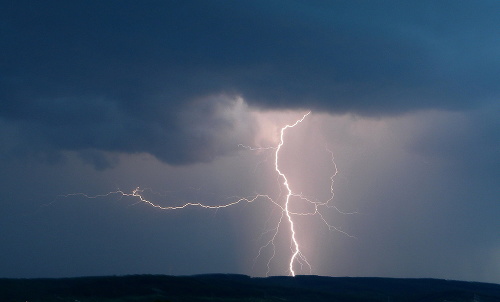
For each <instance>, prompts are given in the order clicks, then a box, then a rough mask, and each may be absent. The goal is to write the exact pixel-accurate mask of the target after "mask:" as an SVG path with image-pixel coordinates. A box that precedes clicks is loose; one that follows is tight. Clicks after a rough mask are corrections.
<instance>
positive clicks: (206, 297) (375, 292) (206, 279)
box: [0, 274, 500, 302]
mask: <svg viewBox="0 0 500 302" xmlns="http://www.w3.org/2000/svg"><path fill="white" fill-rule="evenodd" d="M0 301H6V302H17V301H19V302H21V301H22V302H24V301H30V302H37V301H44V302H45V301H48V302H52V301H54V302H55V301H71V302H76V301H80V302H90V301H92V302H94V301H103V302H118V301H129V302H146V301H147V302H167V301H170V302H178V301H261V302H263V301H292V302H294V301H339V302H350V301H356V302H357V301H359V302H361V301H384V302H386V301H391V302H398V301H402V302H423V301H427V302H438V301H439V302H443V301H455V302H469V301H470V302H476V301H481V302H500V285H499V284H492V283H479V282H465V281H449V280H440V279H396V278H348V277H342V278H339V277H320V276H297V277H268V278H251V277H249V276H245V275H231V274H212V275H196V276H165V275H131V276H119V277H117V276H113V277H80V278H62V279H0Z"/></svg>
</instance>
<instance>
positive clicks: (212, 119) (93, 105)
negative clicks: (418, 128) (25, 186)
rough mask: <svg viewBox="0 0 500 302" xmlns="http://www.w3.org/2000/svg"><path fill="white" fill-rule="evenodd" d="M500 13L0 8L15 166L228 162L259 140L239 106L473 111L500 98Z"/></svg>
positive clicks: (483, 7) (211, 5)
mask: <svg viewBox="0 0 500 302" xmlns="http://www.w3.org/2000/svg"><path fill="white" fill-rule="evenodd" d="M495 8H496V9H495ZM498 8H499V4H498V2H497V1H482V2H479V3H472V2H470V3H456V2H454V1H450V2H447V1H444V2H439V3H435V2H432V1H420V2H418V3H410V4H408V3H396V4H395V3H388V2H379V3H372V2H368V1H367V2H364V1H354V2H353V1H349V2H341V1H338V2H336V3H333V4H332V3H321V2H313V3H311V2H308V1H307V2H306V1H293V2H289V1H271V2H269V1H262V2H261V1H254V2H248V3H240V2H224V1H221V2H219V1H211V2H206V1H168V2H162V1H158V2H156V1H153V2H148V3H147V4H145V3H139V2H133V1H107V2H100V1H85V2H79V3H75V2H52V1H49V2H30V1H27V2H22V1H20V2H17V1H16V2H15V3H14V2H12V3H9V4H2V9H1V10H0V11H1V12H0V17H1V18H0V19H1V20H2V21H0V22H1V23H0V24H1V28H2V29H1V31H0V37H1V40H0V41H1V42H0V43H1V44H2V56H1V58H0V64H1V70H2V71H1V74H0V104H1V106H0V119H1V120H2V121H3V123H5V124H8V125H10V126H11V127H14V128H15V133H16V136H17V140H18V144H16V145H15V146H14V147H13V148H11V149H9V150H11V151H12V150H14V151H15V152H16V153H17V154H27V153H43V154H45V156H46V157H48V158H57V157H58V156H57V154H58V153H60V152H61V151H68V150H69V151H77V152H80V154H81V157H82V158H83V159H84V160H87V161H89V162H92V163H93V164H94V165H95V166H96V167H101V168H104V167H107V166H109V165H110V164H112V163H113V161H112V160H105V157H106V156H105V153H106V152H107V153H109V152H111V153H113V152H125V153H140V152H146V153H150V154H153V155H155V156H156V157H157V158H159V159H161V160H162V161H164V162H167V163H170V164H186V163H191V162H199V161H210V160H212V159H213V158H215V157H217V156H220V155H222V154H227V153H228V152H231V151H232V150H234V149H235V146H237V143H240V142H247V141H248V140H249V139H250V138H251V136H252V129H253V127H254V126H253V121H252V119H251V118H250V117H249V116H248V115H246V114H245V113H244V110H243V111H241V110H240V109H241V108H243V107H241V106H244V105H242V103H241V100H244V102H245V103H246V104H248V105H249V106H250V107H252V108H260V109H305V108H307V109H312V110H316V111H325V112H330V113H336V114H342V113H353V114H358V115H365V116H384V115H395V114H400V113H406V112H411V111H415V110H422V109H448V110H464V109H468V108H474V107H478V106H480V104H481V103H482V102H483V101H485V100H486V101H489V100H491V99H494V98H498V96H499V93H500V91H499V88H498V85H497V84H498V83H495V81H494V79H497V78H498V76H499V74H498V73H499V61H498V59H497V58H498V51H499V50H500V42H498V35H499V32H498V31H499V30H498V28H499V27H498V26H497V25H498V21H497V14H496V12H497V11H498ZM238 106H240V107H238ZM227 108H233V109H234V110H233V111H231V112H233V114H227V110H228V109H227ZM235 108H236V109H235ZM237 108H240V109H237ZM245 127H246V128H247V129H245ZM11 133H13V132H9V133H3V137H7V135H11ZM232 139H234V140H236V139H237V140H238V142H235V141H233V140H232Z"/></svg>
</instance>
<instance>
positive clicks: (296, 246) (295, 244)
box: [274, 111, 311, 276]
mask: <svg viewBox="0 0 500 302" xmlns="http://www.w3.org/2000/svg"><path fill="white" fill-rule="evenodd" d="M310 113H311V111H309V112H308V113H306V114H304V116H303V117H302V118H301V119H299V120H297V121H296V122H295V123H293V124H292V125H286V126H285V127H283V128H281V133H280V143H279V145H278V147H277V148H276V154H275V158H274V169H275V170H276V172H278V174H279V175H280V176H281V177H282V178H283V185H284V186H285V188H286V190H287V195H286V199H285V209H284V211H285V214H286V217H287V218H288V222H289V223H290V233H291V240H292V244H293V249H292V251H293V254H292V257H291V258H290V274H291V275H292V276H295V271H294V270H293V263H294V261H295V259H296V258H297V257H300V259H302V260H303V261H304V262H305V263H306V264H307V265H308V266H309V267H311V265H310V264H309V262H308V261H307V259H306V257H305V256H304V255H303V254H302V253H301V252H300V246H299V243H298V242H297V238H295V228H294V224H293V220H292V216H291V215H290V211H289V208H288V205H289V204H290V197H291V196H292V195H293V192H292V189H290V186H289V185H288V179H287V178H286V175H285V174H284V173H283V172H281V170H280V168H279V164H278V163H279V153H280V150H281V147H282V146H283V144H284V138H283V137H284V135H285V131H286V129H288V128H293V127H295V126H297V125H298V124H299V123H301V122H302V121H303V120H304V119H305V118H306V116H308V115H309V114H310Z"/></svg>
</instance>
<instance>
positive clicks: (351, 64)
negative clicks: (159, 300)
mask: <svg viewBox="0 0 500 302" xmlns="http://www.w3.org/2000/svg"><path fill="white" fill-rule="evenodd" d="M499 12H500V2H499V1H497V0H492V1H486V0H485V1H455V0H453V1H425V0H424V1H355V0H349V1H305V0H304V1H299V0H297V1H292V0H283V1H275V0H266V1H187V0H182V1H0V49H1V52H0V171H1V173H0V277H16V278H18V277H19V278H20V277H22V278H31V277H70V276H89V275H123V274H172V275H189V274H201V273H241V274H248V275H251V276H264V275H266V272H267V265H268V261H269V259H270V257H271V256H272V253H273V251H272V249H271V247H270V246H269V245H268V246H265V245H266V243H268V241H269V240H270V237H269V236H270V234H272V233H273V232H272V230H273V228H275V227H276V223H277V219H279V216H280V213H281V211H280V210H279V207H277V206H275V205H273V204H272V203H271V202H269V201H268V200H265V199H262V198H261V199H258V200H256V201H255V202H252V203H240V204H237V205H235V206H232V207H229V208H224V209H218V210H210V209H203V208H199V207H189V208H186V209H182V210H175V211H168V210H161V209H158V208H154V207H151V206H149V205H147V204H145V203H141V202H140V200H139V199H138V198H136V197H130V196H121V195H120V194H110V195H107V196H101V197H97V198H86V197H85V196H84V195H79V194H76V195H66V194H74V193H84V194H86V195H87V196H96V195H99V194H106V193H107V192H112V191H116V190H122V191H123V192H125V193H130V192H131V191H132V190H133V189H135V188H136V187H140V188H142V189H145V191H144V196H145V197H147V198H148V200H151V201H152V202H155V203H157V204H161V205H163V206H169V205H170V206H175V205H181V204H183V203H186V202H203V203H204V204H208V205H220V204H225V203H228V202H230V201H231V200H234V198H236V197H235V196H239V197H248V196H253V195H255V194H268V195H269V196H271V197H273V198H275V199H276V200H277V202H280V203H282V202H283V194H284V188H283V185H282V184H281V183H282V180H281V179H280V178H279V177H278V175H277V174H276V171H275V170H274V168H275V167H274V160H275V158H274V155H275V153H274V152H275V149H269V147H276V146H277V145H278V144H279V142H280V129H281V128H282V127H284V126H285V125H287V124H292V123H294V122H295V121H296V120H297V119H299V118H301V117H302V116H303V114H305V113H307V112H308V111H311V114H310V115H308V116H307V117H306V118H305V119H304V121H303V122H302V123H300V124H298V125H297V126H296V127H294V128H289V129H288V130H287V132H286V135H285V138H284V139H285V144H284V145H283V148H282V151H281V153H280V156H281V157H280V160H279V164H280V168H281V169H282V170H283V172H284V173H286V175H287V176H288V177H289V181H290V185H291V187H292V188H293V191H294V193H296V194H302V195H303V196H307V197H308V198H311V199H312V200H315V201H316V200H317V201H324V200H328V199H329V197H330V195H331V192H330V185H331V183H330V182H331V179H330V176H332V173H333V172H334V169H335V165H334V163H335V164H336V167H337V169H338V173H337V174H336V175H335V177H333V180H334V183H333V186H332V188H333V191H334V193H335V196H334V198H333V200H332V201H330V202H329V205H330V207H323V208H322V209H321V210H322V215H323V216H322V217H323V218H324V219H325V220H326V221H327V222H328V223H329V224H331V225H332V226H334V227H335V228H336V229H333V230H329V229H328V227H327V225H325V223H324V222H323V221H322V220H321V217H319V216H317V215H316V216H296V217H295V219H296V230H297V238H298V239H299V241H300V242H301V247H302V252H303V254H304V255H305V256H306V257H307V259H308V261H309V263H310V265H311V271H309V270H308V269H307V267H303V268H302V269H301V268H300V266H299V265H298V264H297V266H296V267H297V270H298V273H300V274H309V273H312V274H317V275H326V276H380V277H404V278H406V277H412V278H413V277H430V278H445V279H456V280H467V281H484V282H494V283H500V189H499V188H500V102H499V99H500V85H499V80H500V55H499V54H500V38H499V37H500V17H499ZM243 146H247V147H243ZM250 147H251V148H259V147H260V148H268V149H261V150H252V149H251V148H250ZM330 151H331V153H330ZM332 155H333V157H334V162H332ZM64 195H66V196H64ZM291 206H292V207H295V208H294V209H296V210H297V211H298V210H303V209H302V208H301V204H300V200H298V198H296V199H294V200H293V204H291ZM270 230H271V231H270ZM262 246H264V248H263V249H260V248H261V247H262ZM290 247H291V245H290V236H289V229H288V225H287V221H285V219H284V220H283V221H282V225H281V227H280V230H279V232H278V236H277V238H276V240H275V250H274V253H275V256H274V258H273V259H272V260H271V261H269V275H288V274H289V271H288V261H289V259H290V254H291V250H290ZM259 250H260V256H259Z"/></svg>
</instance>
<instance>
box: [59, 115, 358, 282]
mask: <svg viewBox="0 0 500 302" xmlns="http://www.w3.org/2000/svg"><path fill="white" fill-rule="evenodd" d="M309 114H311V112H310V111H309V112H307V113H306V114H304V115H303V116H302V118H300V119H298V120H297V121H295V123H293V124H289V125H286V126H284V127H282V128H281V132H280V142H279V144H278V146H276V147H262V148H261V147H248V146H244V145H239V147H242V148H245V149H248V150H252V151H256V150H275V154H274V155H275V158H274V169H275V171H276V173H277V174H278V178H281V179H282V184H283V185H284V187H285V189H286V197H285V204H284V206H283V205H280V204H279V203H278V202H277V201H275V200H274V199H273V198H271V197H270V196H269V195H265V194H257V195H254V196H252V197H236V198H235V199H233V200H232V201H229V202H227V203H224V204H219V205H207V204H204V203H201V202H188V203H184V204H182V205H178V206H162V205H159V204H156V203H154V202H152V201H150V200H148V199H146V198H144V195H143V194H144V191H145V189H141V188H139V187H137V188H135V189H134V190H133V191H132V192H131V193H127V192H124V191H122V190H117V191H113V192H108V193H106V194H101V195H94V196H90V195H87V194H85V193H72V194H67V195H62V196H63V197H70V196H77V195H79V196H84V197H85V198H92V199H93V198H102V197H107V196H111V195H119V196H120V198H121V197H133V198H137V199H138V202H137V203H145V204H147V205H149V206H151V207H154V208H157V209H161V210H180V209H184V208H188V207H201V208H205V209H215V210H217V209H222V208H227V207H230V206H234V205H237V204H239V203H244V202H247V203H252V202H254V201H256V200H258V199H264V200H267V201H269V202H271V203H272V204H274V205H275V206H277V207H278V208H280V209H281V214H280V217H279V219H278V223H277V224H276V226H275V227H274V228H272V229H270V230H268V231H266V232H264V233H263V234H262V235H264V234H266V233H272V236H271V239H270V240H268V241H267V243H266V244H265V245H263V246H261V247H260V249H259V251H258V255H257V257H256V258H255V260H257V258H259V257H260V255H261V252H262V250H263V249H265V248H267V247H268V246H272V254H271V257H270V258H269V259H268V261H267V272H266V275H268V274H269V272H270V263H271V261H272V260H273V258H274V256H275V255H276V248H275V244H274V241H275V239H276V237H277V235H278V232H279V230H280V226H281V223H282V221H283V218H284V216H286V218H287V220H288V223H289V226H290V240H291V251H292V255H291V257H290V261H289V268H288V270H289V274H290V275H291V276H295V270H294V263H296V262H297V263H299V264H300V266H301V267H302V266H303V265H304V264H305V265H307V267H309V270H310V271H311V265H310V264H309V262H308V260H307V258H306V257H305V256H304V254H302V252H301V250H300V244H299V242H298V240H297V238H296V232H295V224H294V221H293V219H292V216H294V215H295V216H316V215H317V216H319V217H320V219H321V220H322V221H323V223H324V224H325V225H326V226H327V227H328V229H329V230H335V231H338V232H341V233H343V234H345V235H347V236H349V237H353V236H351V235H349V234H347V233H346V232H344V231H342V230H341V229H339V228H337V227H335V226H333V225H331V224H329V223H328V222H327V220H326V219H325V218H324V216H323V214H322V213H321V212H320V211H319V207H320V206H324V207H329V208H334V209H335V210H336V211H337V212H339V213H341V214H354V213H355V212H353V213H345V212H342V211H340V210H339V209H338V208H337V207H336V206H334V205H330V204H329V202H330V201H332V200H333V197H334V192H333V178H334V177H335V176H336V175H337V172H338V171H337V166H336V164H335V162H334V159H333V153H332V152H331V151H330V150H328V149H327V151H328V152H330V154H331V155H332V163H333V165H334V173H333V175H331V176H330V180H331V185H330V193H331V195H330V198H329V199H328V200H327V201H325V202H319V201H313V200H310V199H308V198H307V197H304V196H302V195H301V194H296V193H294V192H293V190H292V189H291V188H290V185H289V183H288V179H287V177H286V175H285V174H284V173H283V172H282V171H281V170H280V167H279V154H280V151H281V148H282V147H283V145H284V144H285V139H284V136H285V132H286V130H287V129H289V128H293V127H295V126H297V125H298V124H300V123H301V122H302V121H303V120H304V119H305V118H306V117H307V116H308V115H309ZM292 197H296V198H299V199H300V200H302V201H305V202H308V203H309V204H311V205H313V207H314V211H311V212H305V213H304V212H293V211H290V208H289V205H290V199H291V198H292ZM54 201H55V200H54ZM353 238H354V237H353Z"/></svg>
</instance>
